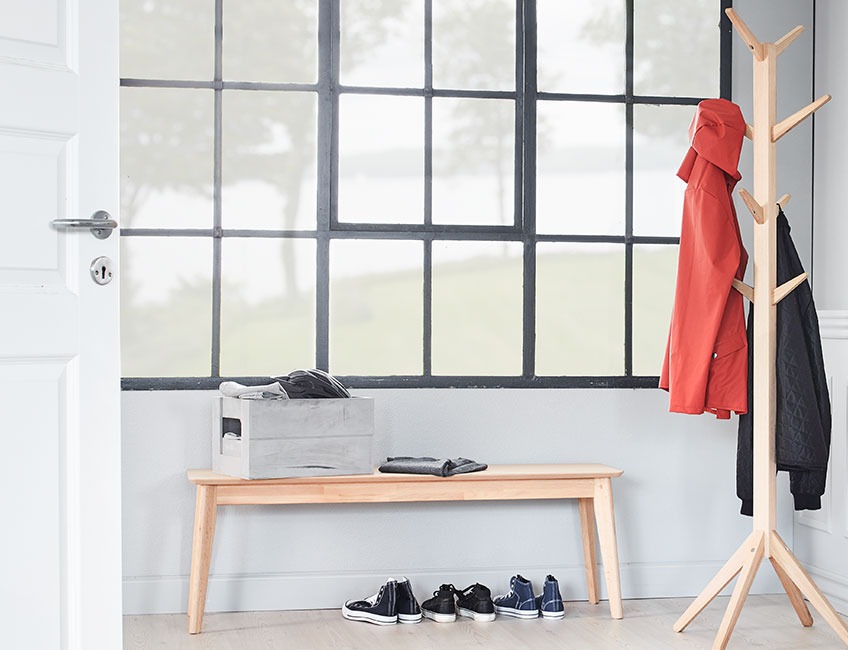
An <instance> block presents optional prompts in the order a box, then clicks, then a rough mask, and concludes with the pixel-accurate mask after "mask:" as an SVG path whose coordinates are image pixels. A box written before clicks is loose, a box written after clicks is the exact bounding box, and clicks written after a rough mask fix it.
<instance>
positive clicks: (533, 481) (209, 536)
mask: <svg viewBox="0 0 848 650" xmlns="http://www.w3.org/2000/svg"><path fill="white" fill-rule="evenodd" d="M622 473H623V472H622V470H620V469H615V468H613V467H607V466H606V465H597V464H568V465H490V466H489V468H488V469H487V470H485V471H482V472H473V473H470V474H459V475H457V476H452V477H448V478H441V477H437V476H429V475H421V474H381V473H379V472H374V473H373V474H362V475H356V476H321V477H310V478H284V479H263V480H252V481H249V480H245V479H240V478H233V477H230V476H223V475H221V474H215V473H214V472H212V471H210V470H198V469H193V470H189V471H188V479H189V481H191V482H192V483H194V484H195V485H196V486H197V502H196V508H195V515H194V541H193V543H192V549H191V576H190V579H189V595H188V631H189V633H190V634H197V633H199V632H200V630H201V627H202V625H203V610H204V609H205V606H206V586H207V583H208V581H209V565H210V561H211V559H212V540H213V538H214V536H215V517H216V514H217V508H218V506H239V505H272V504H313V503H392V502H416V501H513V500H530V499H577V502H578V509H579V512H580V527H581V535H582V538H583V553H584V558H585V564H586V583H587V586H588V591H589V602H590V603H597V602H598V569H597V556H596V551H595V534H594V533H595V526H597V530H598V542H599V544H600V548H601V559H602V561H603V565H604V575H605V578H606V585H607V593H608V595H609V604H610V614H611V616H612V618H621V617H622V609H621V583H620V579H619V570H618V549H617V546H616V539H615V517H614V513H613V501H612V485H611V481H610V479H611V478H614V477H616V476H621V474H622Z"/></svg>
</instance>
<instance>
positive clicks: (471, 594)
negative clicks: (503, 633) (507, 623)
mask: <svg viewBox="0 0 848 650" xmlns="http://www.w3.org/2000/svg"><path fill="white" fill-rule="evenodd" d="M456 613H457V614H459V615H460V616H467V617H468V618H472V619H474V620H475V621H494V620H495V604H494V603H493V602H492V592H491V591H489V588H488V587H486V586H485V585H481V584H479V583H478V584H474V585H471V586H470V587H466V588H465V589H464V590H463V591H457V592H456Z"/></svg>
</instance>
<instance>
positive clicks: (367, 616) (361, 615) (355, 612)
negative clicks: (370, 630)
mask: <svg viewBox="0 0 848 650" xmlns="http://www.w3.org/2000/svg"><path fill="white" fill-rule="evenodd" d="M342 616H344V617H345V618H346V619H348V620H349V621H364V622H366V623H374V625H394V624H395V623H397V622H398V613H397V582H395V581H394V580H389V581H388V582H387V583H386V584H384V585H383V586H382V587H380V591H378V592H377V593H376V594H374V595H373V596H369V597H368V598H365V599H364V600H349V601H347V602H346V603H345V604H344V607H342Z"/></svg>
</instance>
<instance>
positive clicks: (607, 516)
mask: <svg viewBox="0 0 848 650" xmlns="http://www.w3.org/2000/svg"><path fill="white" fill-rule="evenodd" d="M593 501H594V505H595V519H596V520H597V525H598V541H599V542H600V545H601V559H602V560H603V562H604V576H605V578H606V583H607V594H608V595H609V603H610V615H611V616H612V617H613V618H622V617H623V616H624V614H623V613H622V609H621V577H620V575H619V571H618V545H617V544H616V541H615V514H614V512H613V507H612V484H611V481H610V479H608V478H596V479H595V498H594V499H593Z"/></svg>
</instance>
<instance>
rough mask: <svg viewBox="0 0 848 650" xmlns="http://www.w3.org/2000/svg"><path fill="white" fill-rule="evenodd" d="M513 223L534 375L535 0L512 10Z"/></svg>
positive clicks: (529, 371) (526, 350) (529, 367)
mask: <svg viewBox="0 0 848 650" xmlns="http://www.w3.org/2000/svg"><path fill="white" fill-rule="evenodd" d="M516 11H517V13H516V17H517V33H516V46H517V47H516V100H515V103H516V128H515V134H516V144H515V148H516V163H515V164H516V168H515V171H516V178H517V181H518V182H517V183H516V220H517V223H518V224H520V225H521V228H522V232H523V234H524V260H523V263H524V269H523V273H524V289H523V292H524V295H523V310H524V313H523V315H522V323H523V326H522V327H523V342H522V350H523V364H522V365H523V368H522V374H523V376H524V377H525V378H531V377H533V376H534V375H535V374H536V94H537V91H538V88H537V80H536V56H537V48H536V0H518V3H517V7H516Z"/></svg>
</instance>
